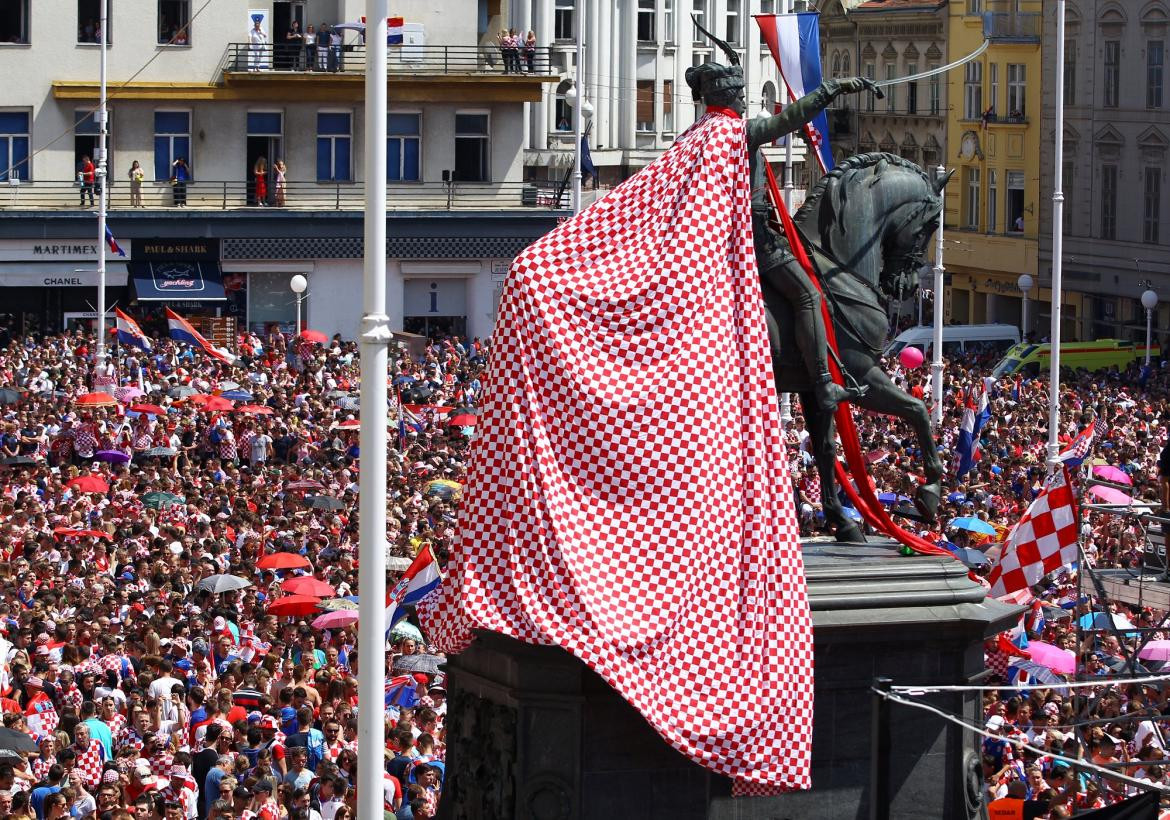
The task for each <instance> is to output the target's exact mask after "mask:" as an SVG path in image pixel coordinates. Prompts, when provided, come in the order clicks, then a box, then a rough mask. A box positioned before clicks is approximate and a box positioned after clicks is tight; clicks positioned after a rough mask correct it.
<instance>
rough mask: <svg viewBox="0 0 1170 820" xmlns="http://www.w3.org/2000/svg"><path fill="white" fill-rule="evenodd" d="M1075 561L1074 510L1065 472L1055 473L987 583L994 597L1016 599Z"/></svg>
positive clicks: (1007, 544) (1016, 529)
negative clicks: (1048, 575)
mask: <svg viewBox="0 0 1170 820" xmlns="http://www.w3.org/2000/svg"><path fill="white" fill-rule="evenodd" d="M1076 560H1077V509H1076V499H1075V498H1074V497H1073V491H1072V486H1071V484H1070V482H1069V476H1068V470H1067V469H1065V468H1061V469H1060V470H1058V471H1057V472H1054V473H1053V474H1052V476H1051V477H1050V478H1049V479H1048V481H1047V483H1045V485H1044V489H1043V490H1041V491H1040V494H1039V495H1038V496H1036V500H1035V501H1033V502H1032V504H1031V506H1029V507H1028V511H1027V512H1026V513H1024V517H1023V518H1021V519H1020V522H1019V523H1018V524H1016V526H1015V527H1014V528H1013V529H1012V531H1011V534H1010V535H1008V539H1007V541H1006V542H1004V545H1003V551H1002V552H1001V553H1000V557H999V562H998V563H997V564H996V565H995V566H994V567H993V568H992V570H991V575H990V577H989V578H988V580H989V581H990V582H991V595H992V596H993V597H995V598H1004V597H1007V596H1016V595H1017V594H1018V593H1021V592H1025V591H1026V590H1027V589H1028V587H1030V586H1032V585H1033V584H1036V583H1039V581H1040V579H1041V578H1043V577H1044V576H1045V575H1047V574H1048V573H1050V572H1055V571H1056V570H1058V569H1060V568H1061V567H1062V566H1065V565H1067V564H1071V563H1072V562H1074V561H1076Z"/></svg>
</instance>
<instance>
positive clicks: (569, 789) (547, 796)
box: [440, 542, 1019, 820]
mask: <svg viewBox="0 0 1170 820" xmlns="http://www.w3.org/2000/svg"><path fill="white" fill-rule="evenodd" d="M804 556H805V564H806V575H807V578H808V589H809V600H810V605H811V607H812V612H813V623H814V641H815V649H816V704H815V712H814V729H813V789H812V791H809V792H801V793H794V794H787V795H781V796H778V797H770V798H737V799H732V798H731V797H730V793H731V784H730V781H728V780H727V779H726V778H723V777H719V776H717V775H714V774H711V773H709V772H707V771H706V770H705V769H703V768H701V767H699V766H698V765H696V764H693V763H691V762H690V761H689V760H687V759H686V758H684V757H683V756H682V755H680V754H678V753H677V752H675V751H674V750H673V749H671V748H670V747H669V746H667V745H666V743H665V742H664V741H662V740H661V738H659V736H658V735H657V733H655V732H654V730H653V729H651V728H650V727H649V725H648V724H647V723H646V722H645V721H644V720H643V719H642V717H641V715H639V714H638V713H637V712H636V711H635V710H634V709H633V708H632V707H630V706H629V704H627V703H626V702H625V701H624V700H622V699H621V698H620V697H619V696H618V695H617V694H616V693H615V692H614V691H613V690H612V689H610V688H609V687H608V686H607V685H606V684H605V683H604V682H603V681H602V680H601V679H600V678H598V677H597V676H596V675H594V674H593V673H592V672H591V671H589V669H588V668H587V667H585V666H584V665H583V664H581V663H580V662H578V661H577V660H576V659H574V658H573V657H572V656H570V655H569V654H568V653H566V652H563V651H561V650H559V649H552V648H548V647H533V646H527V645H525V644H521V643H519V642H516V641H513V640H510V639H508V638H504V637H502V636H500V635H496V634H492V633H484V634H481V635H480V637H479V638H478V639H477V640H476V641H475V643H474V644H473V645H472V646H471V647H470V648H469V649H468V650H467V651H466V652H464V653H463V654H461V655H459V656H458V657H455V658H453V659H452V660H451V661H450V663H449V664H448V670H449V672H450V676H449V677H450V682H449V684H448V689H449V692H448V694H449V706H448V722H449V725H450V727H451V734H450V735H449V736H448V739H447V743H448V754H447V772H448V779H447V783H446V787H445V790H444V798H443V806H442V808H441V811H440V818H442V820H478V818H490V819H491V820H496V818H498V819H499V820H512V819H514V820H615V819H619V818H620V819H624V818H631V820H632V818H639V820H651V819H652V818H663V820H757V819H758V820H764V819H765V818H767V820H783V818H792V820H797V819H798V818H799V820H821V818H825V819H826V820H827V819H828V818H834V819H836V818H858V820H863V819H864V818H866V817H868V805H869V780H870V720H871V697H870V684H871V682H872V680H873V678H874V677H875V676H878V675H885V676H888V677H891V678H893V680H894V683H895V685H905V684H927V683H932V684H957V683H972V682H977V681H978V680H980V678H981V675H982V673H983V653H982V641H983V639H984V638H985V637H986V636H988V635H991V634H994V633H995V632H998V631H1001V630H1003V629H1005V628H1008V627H1009V626H1010V625H1011V624H1012V622H1013V621H1014V619H1015V617H1016V615H1017V613H1018V612H1019V609H1018V608H1016V607H1010V606H1007V605H1004V604H1001V603H999V602H997V601H994V600H988V599H985V594H984V590H983V588H982V587H980V586H979V585H978V584H975V583H973V582H972V581H970V580H969V579H968V578H967V575H966V571H965V569H964V568H963V566H962V565H961V564H960V563H959V562H957V561H953V560H950V559H946V558H931V557H917V556H916V557H909V558H908V557H904V556H901V555H899V554H898V551H897V547H896V545H894V544H892V543H879V544H866V545H839V544H835V543H831V542H808V543H806V544H805V547H804ZM729 692H730V693H731V695H732V696H734V683H732V684H731V688H730V690H729ZM930 702H931V703H933V704H934V705H935V706H937V707H939V708H942V709H944V710H945V711H947V712H950V713H952V714H962V715H964V716H965V717H966V718H967V719H968V720H969V721H971V720H975V719H976V715H977V714H978V712H979V709H980V704H979V700H978V697H977V696H975V695H945V696H934V697H932V698H931V699H930ZM892 741H893V742H892V749H893V755H892V765H891V778H890V795H891V812H890V815H891V816H892V817H896V818H899V820H916V818H922V820H938V818H944V817H945V818H950V819H952V820H963V819H964V818H973V817H975V816H977V814H978V808H977V807H978V782H977V775H978V754H977V749H978V745H977V742H976V737H975V736H974V735H972V734H971V733H969V732H964V731H963V730H961V729H959V728H958V727H955V726H953V725H952V724H949V723H947V722H946V721H943V720H942V719H940V718H936V717H934V716H932V715H929V714H928V713H925V712H922V711H921V710H912V709H910V708H909V707H900V706H897V705H895V706H894V707H893V718H892Z"/></svg>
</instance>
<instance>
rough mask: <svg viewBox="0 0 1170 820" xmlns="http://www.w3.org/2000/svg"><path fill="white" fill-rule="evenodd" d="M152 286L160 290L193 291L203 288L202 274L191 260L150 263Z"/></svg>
mask: <svg viewBox="0 0 1170 820" xmlns="http://www.w3.org/2000/svg"><path fill="white" fill-rule="evenodd" d="M151 269H152V272H153V274H154V286H155V288H157V289H158V290H160V291H164V292H165V291H176V290H181V291H183V292H184V293H195V292H199V291H202V290H203V275H202V273H201V272H200V270H199V265H197V264H194V263H192V262H156V263H155V264H153V265H151Z"/></svg>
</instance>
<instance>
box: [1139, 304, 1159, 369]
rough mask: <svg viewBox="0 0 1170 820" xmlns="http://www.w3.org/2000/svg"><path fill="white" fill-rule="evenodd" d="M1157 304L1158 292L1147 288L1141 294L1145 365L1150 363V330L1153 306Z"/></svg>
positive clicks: (1152, 320)
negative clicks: (1143, 315) (1143, 314)
mask: <svg viewBox="0 0 1170 820" xmlns="http://www.w3.org/2000/svg"><path fill="white" fill-rule="evenodd" d="M1157 306H1158V294H1157V293H1155V292H1154V291H1153V290H1147V291H1145V292H1144V293H1143V294H1142V307H1144V308H1145V309H1146V366H1147V367H1148V366H1149V364H1150V330H1151V328H1152V327H1153V324H1154V308H1156V307H1157Z"/></svg>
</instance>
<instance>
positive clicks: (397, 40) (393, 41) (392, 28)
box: [386, 17, 405, 46]
mask: <svg viewBox="0 0 1170 820" xmlns="http://www.w3.org/2000/svg"><path fill="white" fill-rule="evenodd" d="M404 30H405V25H404V24H403V22H402V18H401V17H387V18H386V45H388V46H400V45H402V33H403V31H404Z"/></svg>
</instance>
